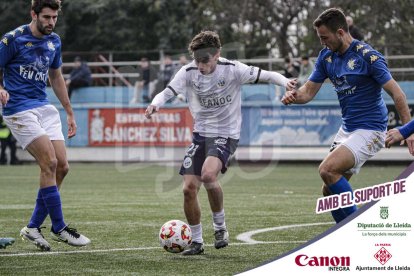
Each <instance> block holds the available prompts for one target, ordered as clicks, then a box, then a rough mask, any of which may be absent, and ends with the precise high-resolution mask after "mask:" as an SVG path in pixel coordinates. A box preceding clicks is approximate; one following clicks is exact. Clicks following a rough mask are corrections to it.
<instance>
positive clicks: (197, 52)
mask: <svg viewBox="0 0 414 276" xmlns="http://www.w3.org/2000/svg"><path fill="white" fill-rule="evenodd" d="M220 49H221V43H220V38H219V36H218V34H217V33H215V32H212V31H202V32H201V33H199V34H197V35H196V36H195V37H194V38H193V40H192V41H191V43H190V45H189V51H190V52H191V53H192V55H193V58H194V60H193V61H192V62H191V63H190V64H188V65H185V66H183V67H182V68H181V69H180V70H179V71H178V72H177V74H176V75H175V76H174V78H173V79H172V80H171V82H170V83H169V85H168V86H167V88H166V89H164V90H163V91H162V92H161V93H159V94H158V95H157V96H156V97H155V98H154V99H153V101H152V103H151V104H150V105H149V106H148V108H147V110H146V111H145V115H146V116H147V117H148V118H150V117H151V115H152V114H153V113H154V112H156V111H158V109H159V107H160V106H162V105H164V104H165V103H166V102H167V101H168V100H169V99H171V98H172V97H174V96H177V95H179V94H180V95H184V96H185V97H186V98H187V100H188V103H189V109H190V112H191V114H192V116H193V119H194V130H193V143H192V144H191V145H190V147H189V148H188V149H187V153H186V155H185V157H184V161H183V164H182V167H181V170H180V174H181V175H183V177H184V187H183V192H184V213H185V216H186V218H187V221H188V223H189V225H190V227H191V231H192V234H193V236H192V238H193V242H192V244H191V246H190V247H189V248H188V249H186V250H185V251H183V253H182V254H184V255H196V254H201V253H203V251H204V246H203V242H204V241H203V237H202V226H201V220H200V219H201V210H200V206H199V202H198V191H199V189H200V187H201V186H202V185H204V187H205V188H206V190H207V195H208V199H209V203H210V208H211V211H212V212H213V226H214V237H215V242H214V246H215V248H217V249H219V248H223V247H225V246H227V245H228V243H229V234H228V231H227V227H226V223H225V218H224V217H225V214H224V206H223V191H222V188H221V186H220V183H219V182H218V174H219V173H220V171H221V172H222V173H225V172H226V170H227V161H228V159H229V157H230V155H232V154H233V153H234V152H235V150H236V148H237V144H238V141H239V137H240V127H241V120H242V116H241V86H242V85H243V84H245V83H257V82H269V83H273V84H277V85H280V86H283V87H286V88H287V89H293V88H294V86H295V85H296V80H291V81H290V80H289V79H287V78H285V77H284V76H282V75H281V74H279V73H276V72H269V71H265V70H261V69H259V68H257V67H254V66H247V65H245V64H243V63H241V62H238V61H230V60H227V59H224V58H221V57H220Z"/></svg>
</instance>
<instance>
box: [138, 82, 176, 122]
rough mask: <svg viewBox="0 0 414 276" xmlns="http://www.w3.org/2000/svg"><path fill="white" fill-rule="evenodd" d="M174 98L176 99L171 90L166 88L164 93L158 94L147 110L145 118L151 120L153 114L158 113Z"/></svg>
mask: <svg viewBox="0 0 414 276" xmlns="http://www.w3.org/2000/svg"><path fill="white" fill-rule="evenodd" d="M172 97H174V93H173V92H172V91H171V89H169V88H165V89H164V90H163V91H161V92H160V93H158V94H157V95H156V96H155V97H154V99H153V100H152V102H151V104H150V105H148V107H147V109H146V110H145V117H147V118H148V119H149V118H151V116H152V114H154V113H156V112H158V110H159V109H160V106H163V105H164V104H165V103H166V102H167V101H168V100H169V99H171V98H172Z"/></svg>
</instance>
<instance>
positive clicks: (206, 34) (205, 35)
mask: <svg viewBox="0 0 414 276" xmlns="http://www.w3.org/2000/svg"><path fill="white" fill-rule="evenodd" d="M220 48H221V42H220V37H219V35H218V34H217V33H216V32H213V31H202V32H200V33H199V34H197V35H196V36H195V37H194V38H193V40H192V41H191V42H190V45H189V46H188V50H189V51H190V53H191V54H192V56H193V58H194V59H195V60H197V61H201V62H203V60H205V59H207V60H208V58H209V56H210V55H211V56H214V55H216V54H217V53H218V52H219V51H220Z"/></svg>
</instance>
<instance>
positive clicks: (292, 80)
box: [286, 79, 298, 90]
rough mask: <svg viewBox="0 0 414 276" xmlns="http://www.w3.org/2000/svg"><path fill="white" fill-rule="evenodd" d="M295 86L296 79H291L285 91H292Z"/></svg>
mask: <svg viewBox="0 0 414 276" xmlns="http://www.w3.org/2000/svg"><path fill="white" fill-rule="evenodd" d="M297 85H298V79H291V80H289V82H288V83H287V84H286V90H293V89H295V88H296V86H297Z"/></svg>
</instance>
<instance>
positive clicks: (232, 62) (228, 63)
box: [217, 57, 238, 66]
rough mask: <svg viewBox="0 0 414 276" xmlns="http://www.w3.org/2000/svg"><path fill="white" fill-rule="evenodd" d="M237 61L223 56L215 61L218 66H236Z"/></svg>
mask: <svg viewBox="0 0 414 276" xmlns="http://www.w3.org/2000/svg"><path fill="white" fill-rule="evenodd" d="M237 63H238V61H236V60H228V59H226V58H223V57H219V59H218V61H217V65H219V66H236V65H237Z"/></svg>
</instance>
